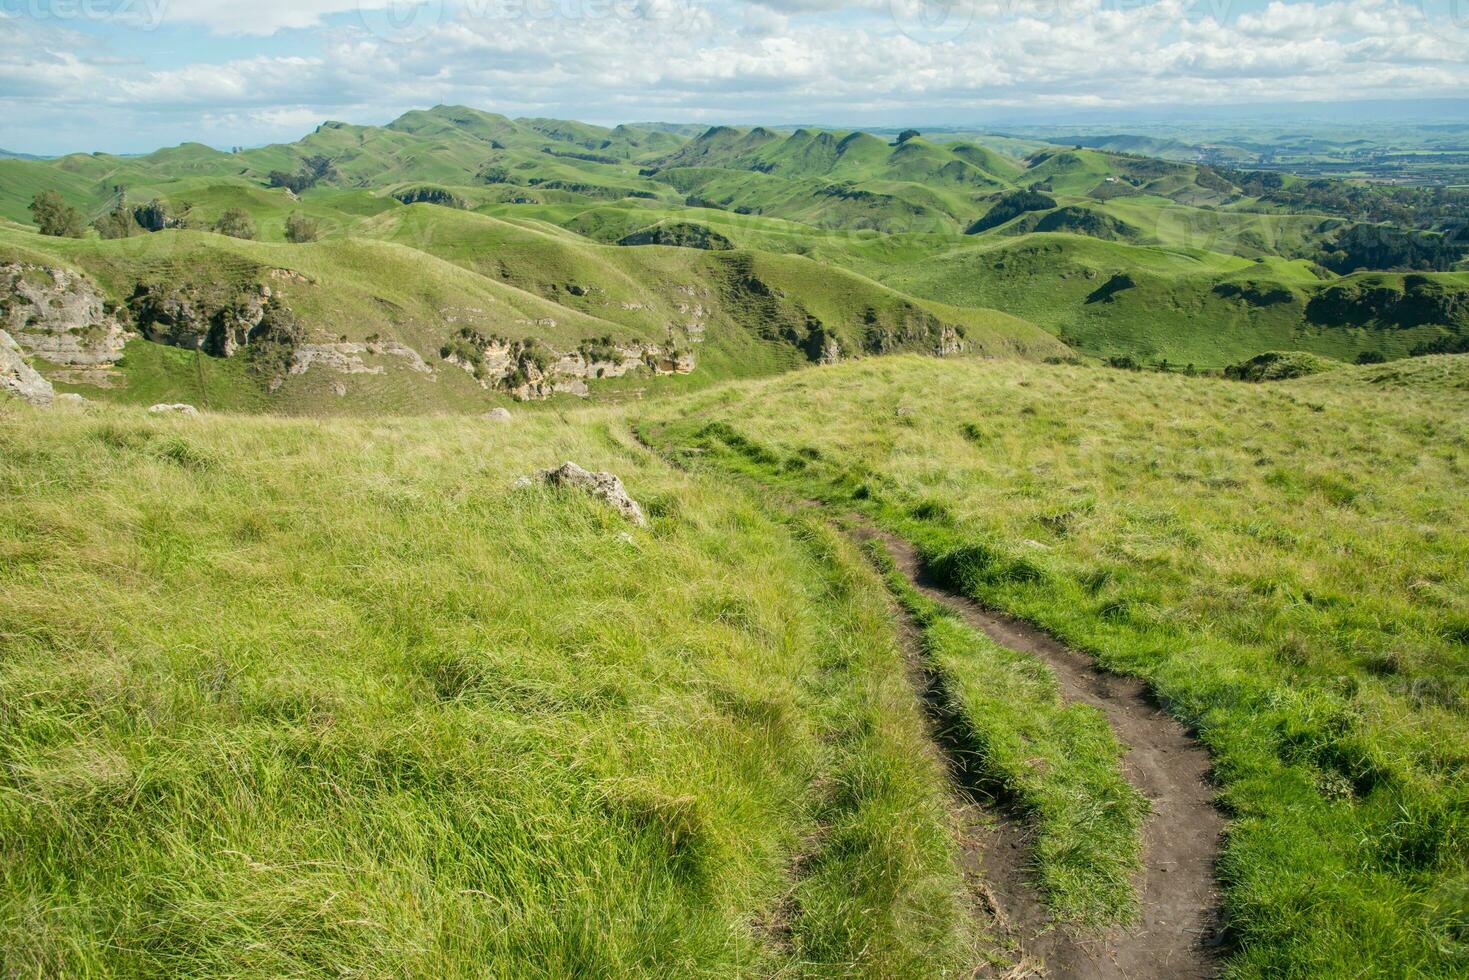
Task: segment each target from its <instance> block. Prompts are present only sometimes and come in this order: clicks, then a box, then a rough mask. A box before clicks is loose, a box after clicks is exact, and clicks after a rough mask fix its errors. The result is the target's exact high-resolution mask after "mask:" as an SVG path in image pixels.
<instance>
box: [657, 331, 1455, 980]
mask: <svg viewBox="0 0 1469 980" xmlns="http://www.w3.org/2000/svg"><path fill="white" fill-rule="evenodd" d="M1447 360H1451V359H1445V363H1446V364H1447ZM1459 368H1460V370H1459V375H1458V376H1459V377H1461V378H1462V375H1463V373H1464V372H1463V370H1462V368H1463V366H1462V365H1459ZM1375 377H1376V375H1374V374H1372V369H1370V368H1365V369H1351V368H1348V369H1342V370H1340V371H1337V372H1333V373H1332V375H1330V376H1323V379H1309V380H1307V381H1301V382H1288V383H1281V384H1277V385H1244V384H1238V383H1232V382H1226V381H1219V380H1211V379H1186V378H1181V377H1178V376H1168V375H1138V374H1135V373H1131V372H1120V371H1110V370H1107V369H1087V368H1073V367H1064V366H1060V367H1044V366H1033V365H1024V364H998V363H981V362H972V361H970V362H936V361H929V360H922V359H914V358H897V359H885V360H882V361H868V362H863V363H858V364H852V365H843V366H841V367H838V368H833V369H826V370H822V371H819V372H812V373H806V374H803V375H798V376H792V377H787V378H781V379H776V380H773V381H770V382H763V383H760V384H752V385H748V386H743V387H740V388H737V389H726V390H723V391H719V392H711V393H709V394H707V395H705V396H702V397H701V398H698V399H695V400H693V401H691V402H688V403H684V404H680V405H679V406H678V409H677V413H676V415H675V414H674V413H673V412H667V411H666V412H664V413H661V415H660V416H659V418H661V419H662V420H664V424H665V425H666V426H667V427H666V428H663V429H662V431H661V432H659V426H658V425H650V426H649V427H648V431H649V432H650V433H655V437H656V438H658V439H661V440H663V441H666V442H667V443H668V444H669V445H671V446H675V445H682V446H687V447H691V448H694V449H695V450H697V451H699V452H701V453H702V458H705V459H709V460H712V461H713V462H715V463H717V464H719V465H722V466H727V467H731V468H735V469H740V470H743V471H745V472H749V473H752V474H755V475H756V476H758V477H759V478H761V479H764V480H766V481H769V482H771V483H776V484H782V485H785V486H787V487H789V488H791V489H792V490H795V491H798V492H800V493H803V494H806V495H810V496H816V497H819V498H823V499H827V500H830V501H833V502H837V503H840V504H841V505H842V506H844V507H856V508H859V509H863V510H866V511H867V512H868V513H869V514H871V515H873V516H874V517H875V518H876V519H877V520H879V521H880V522H881V523H883V524H884V525H886V526H888V527H889V528H891V529H893V530H896V531H898V532H900V533H902V534H905V535H907V536H909V537H910V538H911V539H912V540H914V541H915V542H916V543H917V544H918V545H919V546H920V549H921V550H922V551H923V552H924V554H925V555H926V557H927V558H928V559H929V560H930V562H931V563H932V564H933V565H935V566H936V567H938V568H940V569H942V568H945V567H947V568H948V569H949V570H950V572H951V573H952V574H951V579H952V583H951V584H953V585H955V586H956V587H959V588H962V589H964V590H965V591H967V592H968V593H969V594H971V595H973V596H975V597H976V598H978V599H981V600H983V601H984V602H986V603H988V604H991V605H993V606H996V607H999V608H1003V609H1005V610H1007V611H1009V612H1012V613H1014V614H1016V615H1019V616H1022V617H1024V618H1027V619H1029V620H1031V621H1033V622H1036V623H1038V624H1040V625H1041V626H1043V627H1045V628H1046V629H1048V630H1049V631H1051V632H1053V633H1054V634H1056V635H1058V636H1060V637H1061V638H1063V639H1064V640H1066V641H1068V642H1069V643H1071V644H1073V645H1075V646H1078V647H1081V648H1084V649H1087V650H1089V651H1091V652H1092V653H1094V654H1095V655H1096V656H1097V657H1098V658H1099V659H1100V661H1101V662H1102V663H1103V664H1104V665H1105V666H1107V667H1110V668H1112V669H1115V670H1119V671H1123V672H1127V673H1131V674H1136V675H1139V676H1141V677H1143V678H1145V679H1146V680H1147V681H1148V682H1149V683H1150V684H1151V685H1152V686H1153V688H1154V689H1155V690H1156V691H1157V692H1158V694H1159V696H1160V697H1161V698H1162V699H1163V701H1164V702H1165V704H1166V705H1167V706H1168V708H1169V709H1170V710H1171V711H1172V712H1173V713H1174V714H1175V715H1177V716H1178V717H1179V718H1181V719H1183V720H1184V721H1185V722H1186V723H1188V724H1190V725H1192V726H1195V727H1196V728H1197V729H1198V731H1199V733H1200V737H1201V738H1202V739H1203V740H1204V742H1205V743H1206V745H1207V746H1208V748H1209V749H1210V751H1211V753H1212V755H1213V758H1214V764H1215V774H1216V776H1217V778H1218V779H1219V780H1220V782H1221V783H1222V787H1223V791H1222V801H1223V803H1224V804H1225V806H1226V807H1227V808H1228V810H1229V811H1230V816H1231V820H1230V825H1229V834H1228V840H1227V845H1226V850H1225V853H1224V855H1223V859H1222V863H1221V865H1220V868H1219V874H1220V877H1221V879H1222V883H1223V885H1224V886H1225V902H1226V913H1227V925H1228V927H1229V930H1230V935H1231V941H1232V944H1233V955H1232V958H1231V959H1230V961H1229V972H1230V973H1231V975H1234V976H1287V975H1288V976H1354V977H1365V976H1407V975H1414V976H1458V975H1462V974H1463V972H1464V970H1465V969H1466V968H1469V905H1466V902H1465V898H1466V895H1469V781H1466V780H1465V779H1464V773H1465V771H1466V770H1469V722H1466V718H1465V712H1466V710H1469V690H1466V687H1465V680H1464V679H1465V676H1466V671H1465V667H1466V663H1469V645H1466V643H1469V631H1466V624H1469V571H1466V569H1469V534H1466V528H1469V492H1466V490H1469V486H1466V484H1469V471H1466V463H1465V460H1466V450H1469V403H1466V402H1465V398H1464V395H1463V391H1464V388H1463V387H1462V386H1457V385H1454V384H1447V383H1444V382H1443V381H1442V379H1440V378H1437V377H1436V376H1435V378H1434V380H1433V383H1432V386H1431V387H1415V386H1414V385H1413V383H1412V378H1411V377H1404V378H1396V379H1394V380H1393V381H1392V382H1391V384H1390V385H1389V384H1388V383H1384V384H1383V386H1382V387H1381V388H1378V389H1375V390H1374V389H1373V388H1372V387H1371V385H1370V384H1369V383H1364V382H1368V381H1370V380H1371V378H1375ZM956 556H959V557H962V558H963V560H962V561H954V560H948V559H953V558H955V557H956Z"/></svg>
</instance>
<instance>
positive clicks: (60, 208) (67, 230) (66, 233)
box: [31, 188, 82, 238]
mask: <svg viewBox="0 0 1469 980" xmlns="http://www.w3.org/2000/svg"><path fill="white" fill-rule="evenodd" d="M31 217H32V218H34V219H35V222H36V227H38V228H40V229H41V234H43V235H50V236H51V237H53V238H81V237H82V216H81V214H80V213H78V212H77V209H76V208H74V207H72V206H71V205H69V204H67V203H66V201H64V200H63V199H62V197H61V195H60V194H58V193H56V192H55V191H54V190H51V189H49V188H48V189H46V190H44V191H42V192H41V193H39V194H37V195H36V196H35V198H34V199H33V200H32V201H31Z"/></svg>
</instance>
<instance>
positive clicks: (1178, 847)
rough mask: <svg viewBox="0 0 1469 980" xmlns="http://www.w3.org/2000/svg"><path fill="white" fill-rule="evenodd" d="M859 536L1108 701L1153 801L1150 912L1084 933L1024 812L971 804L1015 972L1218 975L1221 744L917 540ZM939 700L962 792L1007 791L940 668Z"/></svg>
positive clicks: (933, 696) (927, 591)
mask: <svg viewBox="0 0 1469 980" xmlns="http://www.w3.org/2000/svg"><path fill="white" fill-rule="evenodd" d="M853 534H854V536H855V537H857V538H858V539H859V540H864V541H865V540H873V539H875V540H878V541H880V542H882V544H883V545H884V546H885V547H886V548H887V550H888V552H889V553H890V554H891V555H892V557H893V561H894V562H895V563H896V565H897V567H898V569H899V570H900V571H902V573H903V574H904V575H905V576H907V578H908V580H909V581H910V582H911V583H912V584H913V586H914V588H916V589H917V590H918V591H919V592H921V593H923V594H924V595H925V596H927V597H928V598H930V599H932V600H934V601H936V602H940V603H943V604H944V605H945V606H947V607H949V608H950V609H952V610H954V611H955V612H957V613H958V614H959V615H960V616H962V617H963V619H964V620H965V622H967V623H969V624H970V625H972V626H974V627H975V628H976V629H979V630H982V631H983V632H984V633H985V634H986V635H988V636H989V637H990V638H991V639H992V640H994V641H995V642H996V643H999V644H1002V645H1003V646H1006V647H1009V648H1011V649H1013V650H1019V651H1021V652H1024V653H1028V654H1030V655H1032V656H1035V657H1037V658H1039V659H1040V660H1042V661H1044V662H1045V663H1046V664H1048V665H1049V666H1050V667H1051V668H1052V669H1053V670H1054V671H1055V673H1056V677H1057V679H1058V680H1059V682H1060V689H1061V694H1062V696H1063V697H1064V698H1066V699H1067V700H1070V701H1080V702H1082V703H1084V704H1089V705H1092V706H1094V707H1096V708H1098V709H1099V710H1101V711H1102V712H1103V714H1104V715H1105V716H1106V718H1107V721H1108V722H1109V723H1110V724H1111V726H1112V729H1113V731H1115V732H1116V734H1117V738H1118V740H1119V741H1120V742H1121V743H1122V744H1123V746H1124V747H1125V748H1126V755H1125V757H1124V769H1125V775H1126V776H1127V779H1128V780H1129V781H1130V782H1131V783H1132V784H1133V786H1135V787H1136V788H1137V789H1138V791H1139V792H1141V793H1142V794H1143V795H1144V796H1146V797H1147V798H1148V800H1149V801H1150V802H1151V803H1152V812H1151V814H1150V815H1149V817H1148V820H1147V823H1146V824H1145V825H1144V828H1143V855H1142V857H1143V871H1142V873H1141V875H1140V876H1139V880H1138V883H1137V884H1138V897H1139V901H1140V905H1141V915H1140V917H1139V921H1138V922H1137V924H1136V925H1134V926H1131V927H1129V928H1126V929H1122V928H1117V929H1113V930H1110V931H1108V932H1106V933H1103V934H1095V933H1086V934H1083V933H1078V932H1074V931H1072V930H1071V929H1069V928H1067V927H1066V926H1065V925H1057V924H1055V923H1053V922H1052V920H1051V918H1050V916H1049V914H1048V913H1047V911H1046V909H1045V906H1044V905H1043V904H1042V903H1041V901H1040V899H1039V897H1038V896H1037V894H1036V892H1035V890H1034V888H1033V886H1032V885H1031V883H1030V878H1031V876H1030V874H1029V872H1028V863H1029V860H1030V848H1029V846H1028V842H1027V840H1026V830H1025V825H1024V822H1023V821H1022V820H1020V819H1018V818H1015V817H1012V816H1006V815H1003V814H1002V815H1000V816H998V817H996V818H992V819H981V818H980V817H979V815H978V814H977V813H968V814H966V815H965V817H964V820H963V823H964V835H963V837H964V839H963V841H962V843H963V845H964V862H965V866H966V870H967V871H971V872H973V871H976V870H977V871H978V874H979V876H980V877H982V879H983V882H984V883H985V886H987V887H985V889H984V892H983V894H984V898H985V901H986V903H987V904H989V905H990V906H991V910H992V911H993V913H994V915H995V918H996V920H997V922H998V923H999V924H1000V925H1001V926H1002V927H1003V928H1005V929H1007V930H1008V932H1009V933H1010V936H1011V938H1012V939H1013V940H1014V941H1015V942H1016V943H1018V945H1019V947H1020V949H1021V950H1022V952H1023V954H1024V955H1023V958H1022V961H1021V965H1020V968H1019V969H1018V970H1017V971H1015V972H1013V973H1012V974H1011V976H1025V975H1037V974H1038V975H1042V976H1047V977H1057V978H1063V977H1068V978H1069V977H1074V978H1086V980H1092V978H1099V980H1100V978H1120V977H1126V978H1160V980H1161V978H1169V980H1175V978H1177V980H1186V978H1196V977H1212V976H1214V975H1215V974H1216V973H1217V972H1218V968H1219V963H1218V960H1217V957H1216V956H1215V955H1214V953H1213V948H1214V945H1215V943H1216V941H1217V936H1218V932H1219V929H1218V921H1217V908H1218V895H1217V890H1216V887H1215V879H1214V863H1215V860H1216V859H1217V857H1218V854H1219V840H1220V836H1221V834H1222V833H1223V830H1224V819H1223V817H1222V815H1221V814H1220V813H1219V811H1218V810H1217V809H1216V808H1215V806H1214V803H1213V797H1214V791H1213V789H1212V787H1211V786H1210V785H1209V782H1208V779H1207V776H1208V772H1209V756H1208V753H1206V752H1205V751H1204V748H1203V747H1202V746H1201V745H1200V744H1199V743H1198V742H1197V741H1195V740H1194V739H1193V738H1192V737H1190V735H1189V733H1188V731H1187V730H1186V729H1185V728H1184V727H1183V726H1182V725H1181V724H1179V723H1178V722H1177V721H1176V720H1174V719H1173V718H1171V717H1170V716H1169V715H1168V714H1167V713H1166V712H1164V711H1163V710H1161V709H1160V708H1159V707H1158V706H1157V705H1156V704H1155V703H1154V702H1153V701H1152V699H1151V697H1150V696H1149V693H1148V691H1147V689H1146V687H1145V686H1144V685H1143V683H1142V682H1141V681H1139V680H1136V679H1135V678H1128V677H1121V676H1117V675H1114V674H1108V673H1106V672H1104V671H1102V670H1100V669H1098V668H1097V666H1096V665H1095V664H1094V663H1093V662H1092V660H1091V659H1090V658H1089V657H1087V656H1086V655H1084V654H1081V653H1078V652H1077V651H1074V650H1071V649H1068V648H1067V647H1065V646H1063V645H1062V644H1060V643H1058V642H1057V641H1056V640H1055V639H1054V638H1052V637H1050V636H1049V635H1047V634H1045V633H1044V632H1042V631H1040V630H1038V629H1036V628H1035V627H1033V626H1030V625H1028V624H1026V623H1024V622H1021V621H1019V620H1016V619H1013V618H1012V617H1009V616H1005V615H1003V614H1000V613H995V612H991V611H989V610H987V609H984V608H983V607H981V606H980V605H978V604H977V603H975V602H974V601H972V600H970V599H968V598H966V597H964V596H962V595H958V594H955V593H953V592H951V591H949V590H948V589H946V588H944V587H942V586H941V585H939V584H938V583H937V582H935V581H934V580H933V579H932V578H931V577H930V576H929V575H928V573H927V572H926V570H925V569H924V567H923V562H922V560H921V558H920V557H919V555H918V552H917V551H916V550H915V549H914V547H913V546H912V545H911V544H909V543H908V542H907V541H905V540H903V539H902V538H899V537H897V536H896V535H892V534H889V533H888V532H886V531H883V530H881V529H878V528H875V527H872V526H870V525H867V524H865V523H864V524H859V525H858V526H857V527H856V528H855V529H854V531H853ZM903 639H904V642H905V645H906V646H907V647H908V648H909V651H910V662H913V663H917V664H919V667H918V669H919V670H920V671H922V667H921V663H922V658H921V655H918V656H916V659H915V651H916V649H917V642H918V640H917V636H916V633H915V632H914V630H913V629H912V627H911V624H908V625H907V627H906V628H905V630H904V636H903ZM917 679H918V681H919V682H920V683H921V690H920V693H921V694H923V696H924V700H925V702H926V704H927V705H928V706H929V709H930V717H931V718H932V719H933V725H934V730H935V731H934V734H935V739H936V740H937V741H938V743H939V745H940V746H941V747H943V748H944V749H945V751H946V754H947V755H948V758H949V760H950V769H951V771H952V772H953V774H954V779H955V783H956V786H957V788H958V790H959V792H960V793H961V794H962V795H963V796H964V797H965V798H966V802H967V803H968V804H970V805H978V804H981V803H983V802H999V803H1001V804H1003V803H1004V802H1005V801H1004V799H1003V795H1002V794H1000V793H998V792H997V788H996V787H994V786H990V785H986V784H985V782H984V780H983V779H982V777H980V776H979V775H978V774H976V773H974V772H972V771H970V770H969V769H968V767H967V766H966V764H965V762H964V759H965V757H966V756H967V755H968V753H966V752H965V751H964V746H963V745H962V744H961V743H959V742H958V741H956V740H961V739H962V737H963V736H962V727H963V726H962V725H960V724H958V722H957V719H953V718H951V717H949V716H948V715H947V714H946V711H947V709H946V708H944V707H943V705H944V703H945V702H946V701H947V700H948V699H947V698H944V697H942V691H941V690H940V689H938V688H937V687H936V685H937V684H938V680H937V679H936V678H935V677H934V676H933V675H932V674H931V673H929V672H926V671H925V672H923V673H922V674H921V677H919V678H917Z"/></svg>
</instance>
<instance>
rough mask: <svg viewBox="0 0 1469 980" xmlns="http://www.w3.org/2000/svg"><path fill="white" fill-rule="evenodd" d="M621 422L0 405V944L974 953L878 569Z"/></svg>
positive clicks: (873, 957)
mask: <svg viewBox="0 0 1469 980" xmlns="http://www.w3.org/2000/svg"><path fill="white" fill-rule="evenodd" d="M625 433H626V425H625V422H624V421H623V419H622V418H621V417H620V416H618V415H616V414H607V413H606V412H597V411H592V412H590V413H586V412H584V413H580V414H578V415H576V416H575V417H572V418H568V419H566V420H561V419H558V418H556V417H554V416H551V415H541V416H536V417H524V416H522V417H520V418H517V419H516V420H515V421H514V422H513V423H511V424H505V425H500V426H493V425H490V424H486V423H481V424H477V425H475V424H466V423H458V424H455V425H452V426H445V425H444V424H442V423H439V422H433V421H426V420H425V421H399V420H392V419H386V418H384V419H378V420H374V421H358V422H351V421H340V422H317V421H304V420H299V421H296V420H275V421H272V420H265V419H250V418H245V417H241V416H207V417H206V418H204V419H203V420H202V421H192V420H159V419H156V418H151V417H147V416H145V415H144V414H142V413H138V412H135V411H132V410H126V409H114V408H91V409H88V410H86V411H76V412H64V411H61V410H57V411H53V412H51V413H43V412H38V411H36V410H32V409H29V408H25V407H19V408H18V407H15V406H13V405H6V406H3V407H0V447H3V450H0V481H3V486H4V488H5V492H4V494H3V503H0V529H3V530H0V547H3V549H4V560H3V562H0V568H3V569H4V571H3V573H0V578H3V588H0V596H3V599H0V636H3V638H4V647H5V651H6V652H5V657H4V660H3V666H0V692H3V696H0V704H3V705H4V706H5V707H4V719H5V724H4V728H3V738H0V756H3V759H4V768H3V771H4V774H5V775H4V778H3V781H0V799H3V805H0V823H3V826H4V831H3V837H4V839H6V840H8V841H10V842H12V846H11V847H9V848H7V852H6V855H7V856H6V860H5V861H4V862H3V866H0V880H3V887H0V949H3V950H4V959H5V962H6V966H7V969H8V970H10V971H11V972H13V973H15V975H17V976H45V975H51V976H54V975H63V974H71V975H76V974H78V973H84V972H86V973H99V974H160V973H166V974H179V973H193V974H198V973H205V974H219V973H229V974H232V975H282V974H291V975H327V974H339V973H342V972H360V973H372V974H394V975H435V976H471V975H483V972H484V970H485V969H487V968H489V969H491V970H492V972H494V973H496V974H497V975H568V974H581V975H588V974H595V975H619V976H631V975H647V976H666V975H669V974H675V973H676V974H680V975H693V974H699V975H731V974H764V975H776V974H778V975H783V976H790V975H808V974H809V975H848V974H864V975H873V976H876V975H883V976H928V975H933V974H934V973H946V972H950V971H953V972H955V973H956V974H957V973H958V972H961V970H960V967H961V966H964V965H965V964H970V963H973V962H974V961H975V957H976V955H978V954H977V953H976V950H977V949H981V948H988V947H987V946H984V947H982V946H980V945H978V944H980V943H981V941H982V938H983V937H982V936H981V932H982V931H983V928H984V923H983V920H982V919H976V918H975V916H974V912H973V911H972V909H971V908H970V899H969V898H968V896H967V894H966V892H965V889H964V886H963V882H962V881H961V878H960V876H959V873H958V871H957V868H956V864H955V854H954V844H953V841H952V838H951V836H950V827H949V820H950V815H949V811H948V809H947V803H946V798H945V795H944V794H945V792H946V791H945V787H944V781H943V777H942V774H941V771H940V769H939V767H938V763H937V762H936V761H935V759H934V757H933V755H932V754H931V753H930V752H928V751H927V750H926V748H925V744H924V735H923V731H922V728H921V726H920V724H919V716H918V708H917V706H916V705H915V703H914V701H913V699H912V696H911V691H910V690H909V688H908V686H907V683H906V681H905V680H904V678H903V675H902V666H901V659H900V657H899V655H898V653H897V648H896V645H895V641H894V638H893V634H892V630H891V625H890V619H889V614H888V612H887V606H886V600H885V598H884V595H883V589H882V586H881V584H880V582H879V580H878V579H877V578H876V577H875V575H874V574H873V573H871V572H869V571H867V570H866V567H865V564H864V563H863V562H862V561H861V559H860V558H859V557H858V556H857V555H856V554H855V553H854V552H853V551H852V549H851V548H850V547H849V546H847V545H846V544H844V543H843V542H842V541H840V540H838V539H836V538H834V537H833V536H832V535H831V534H830V533H829V532H827V531H825V530H823V529H822V528H821V527H820V526H819V525H815V524H810V523H807V522H803V521H801V520H797V519H794V518H788V517H785V516H783V515H781V514H779V513H775V512H772V511H770V510H768V509H766V508H763V507H761V506H760V505H759V504H758V503H757V502H756V501H755V500H754V499H753V498H751V497H747V496H745V495H742V494H739V493H731V492H730V491H729V489H728V488H727V487H721V486H720V485H719V484H718V483H717V482H716V481H714V480H712V479H709V478H703V477H690V476H685V475H683V474H681V473H679V472H677V471H674V470H671V469H669V468H668V467H667V466H665V465H664V464H662V463H660V462H658V461H657V460H656V458H654V457H652V456H651V455H650V454H648V453H647V452H646V451H643V450H640V449H637V448H634V447H631V446H630V445H629V442H628V439H627V437H626V435H625ZM567 457H571V458H576V459H579V460H581V461H582V462H583V463H585V464H587V465H589V466H598V467H601V466H606V467H609V468H612V469H614V470H616V471H617V472H618V473H619V474H620V475H621V476H622V477H623V478H624V480H625V481H626V482H627V485H628V487H629V488H630V490H631V491H632V492H633V493H634V494H636V495H637V496H638V497H639V498H640V499H641V501H642V503H643V504H644V506H645V507H646V508H647V509H648V511H649V512H650V514H651V515H652V518H651V527H650V528H649V529H648V530H647V531H640V530H636V529H632V528H630V527H629V526H628V525H626V524H625V522H623V521H622V519H621V518H620V517H617V516H616V515H614V514H612V512H611V511H609V510H604V509H602V508H600V507H599V506H597V505H596V504H594V503H592V502H591V501H590V500H588V499H585V498H583V497H581V496H579V495H576V494H564V493H555V492H551V491H547V490H542V489H531V490H514V489H512V488H511V486H510V484H511V482H512V480H513V479H514V478H515V477H517V476H519V475H520V474H522V473H524V472H526V471H527V470H528V469H529V468H531V467H534V466H550V465H555V464H557V463H559V462H560V461H561V460H562V459H563V458H567ZM629 531H631V534H630V536H628V532H629ZM18 842H23V846H22V847H20V849H18V850H17V849H15V848H14V846H13V845H14V844H16V843H18Z"/></svg>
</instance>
